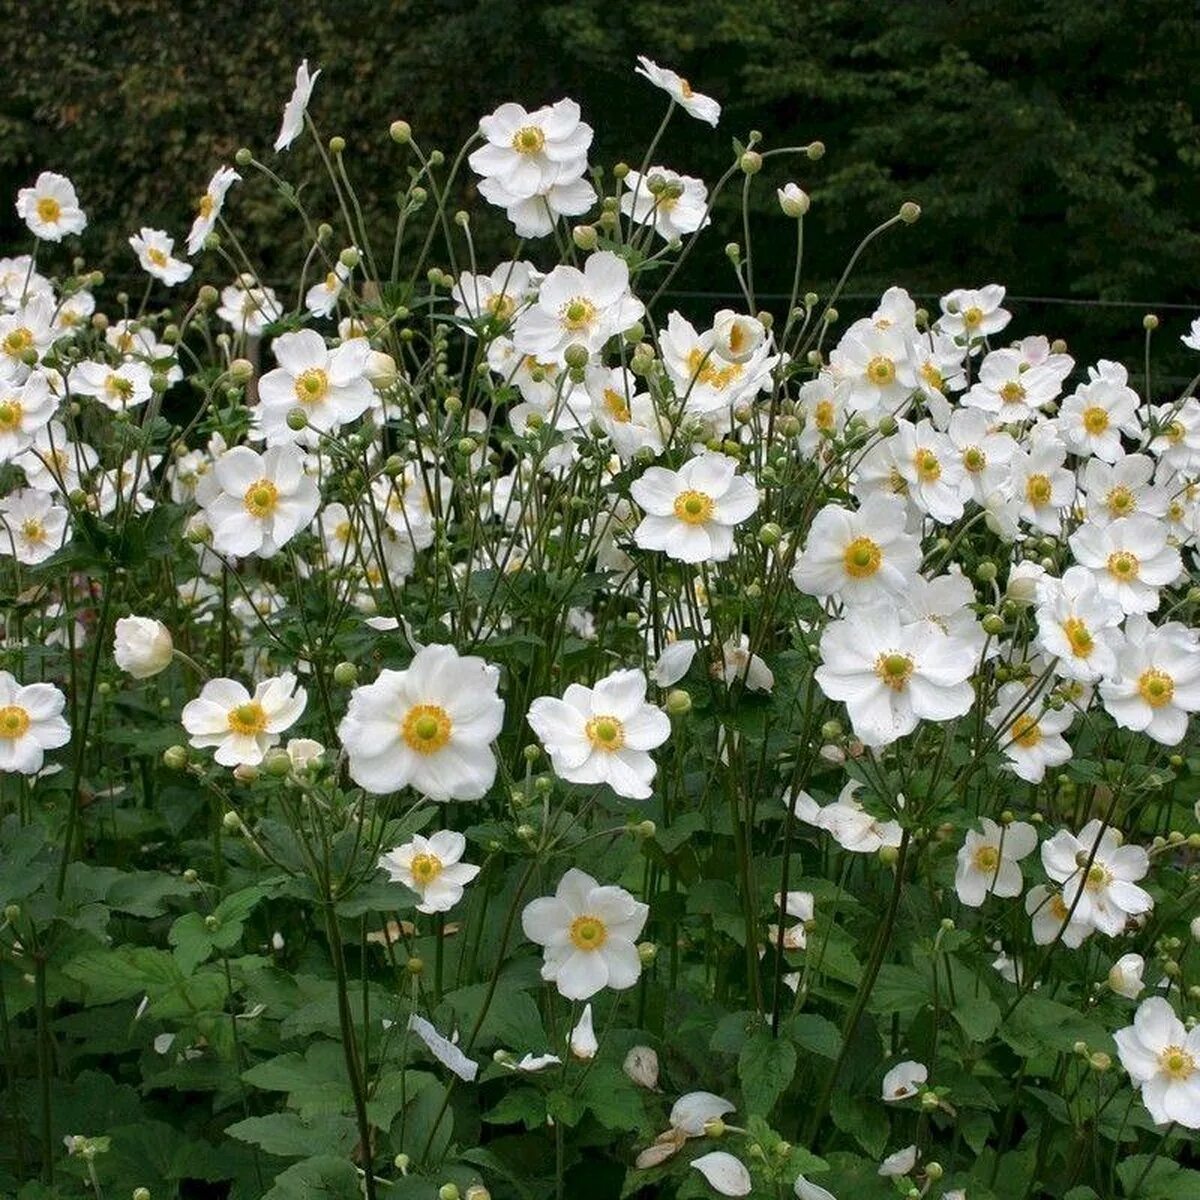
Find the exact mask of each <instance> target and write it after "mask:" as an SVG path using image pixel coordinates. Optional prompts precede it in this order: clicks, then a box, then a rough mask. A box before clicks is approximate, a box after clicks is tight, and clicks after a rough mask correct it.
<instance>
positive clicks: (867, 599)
mask: <svg viewBox="0 0 1200 1200" xmlns="http://www.w3.org/2000/svg"><path fill="white" fill-rule="evenodd" d="M906 523H907V513H906V511H905V505H904V503H903V501H901V500H898V499H896V498H895V497H894V496H889V495H886V494H884V493H877V494H875V495H872V496H868V497H867V498H866V500H864V501H863V504H862V507H861V508H859V509H858V511H857V512H851V511H850V510H849V509H845V508H842V507H841V506H840V505H838V504H827V505H826V506H825V507H824V508H823V509H821V511H820V512H818V513H817V515H816V517H815V518H814V519H813V522H812V524H811V525H810V526H809V530H808V540H807V541H806V542H805V544H804V550H803V551H802V552H801V554H800V555H799V556H798V557H797V559H796V564H795V566H794V567H793V568H792V582H793V583H794V584H795V585H796V586H797V587H798V588H799V589H800V590H801V591H802V592H807V593H808V595H810V596H833V597H836V598H837V599H838V600H841V601H842V602H843V603H845V604H866V603H871V602H873V601H876V600H880V599H882V598H883V597H885V596H899V595H901V594H902V593H903V592H904V590H905V589H906V588H907V587H908V585H909V582H910V581H911V580H912V578H913V576H915V575H916V574H917V571H918V569H919V568H920V566H921V544H920V543H919V542H918V541H917V539H916V538H915V537H913V536H912V535H911V534H909V533H907V532H906V529H905V526H906Z"/></svg>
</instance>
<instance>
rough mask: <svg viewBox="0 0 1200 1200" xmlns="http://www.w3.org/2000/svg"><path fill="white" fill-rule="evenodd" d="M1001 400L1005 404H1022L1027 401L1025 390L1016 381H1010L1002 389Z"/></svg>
mask: <svg viewBox="0 0 1200 1200" xmlns="http://www.w3.org/2000/svg"><path fill="white" fill-rule="evenodd" d="M1000 399H1001V400H1003V401H1004V403H1005V404H1020V403H1021V401H1022V400H1024V399H1025V389H1024V388H1023V387H1022V386H1021V385H1020V384H1019V383H1018V382H1017V381H1016V380H1015V379H1010V380H1009V381H1008V382H1007V383H1006V384H1005V385H1004V386H1003V387H1002V388H1001V389H1000Z"/></svg>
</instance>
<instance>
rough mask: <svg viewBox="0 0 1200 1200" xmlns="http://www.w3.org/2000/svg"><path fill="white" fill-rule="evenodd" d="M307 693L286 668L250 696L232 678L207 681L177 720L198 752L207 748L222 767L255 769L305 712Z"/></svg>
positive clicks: (263, 682)
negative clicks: (282, 734) (284, 732)
mask: <svg viewBox="0 0 1200 1200" xmlns="http://www.w3.org/2000/svg"><path fill="white" fill-rule="evenodd" d="M307 700H308V693H307V692H306V691H305V689H304V688H302V687H299V686H298V685H297V681H296V676H295V675H293V674H292V673H291V672H290V671H285V672H284V673H283V674H282V675H280V676H278V677H276V678H274V679H265V680H263V681H262V682H261V683H260V684H258V686H257V687H256V688H255V689H254V694H253V695H251V694H250V693H249V692H248V691H247V690H246V688H245V687H244V686H243V685H242V684H240V683H238V682H237V680H235V679H210V680H209V681H208V683H206V684H205V685H204V687H203V688H201V690H200V695H199V696H198V697H197V698H196V699H195V700H189V701H188V703H187V704H185V705H184V706H183V713H182V715H181V717H180V720H181V721H182V723H183V727H184V729H186V730H187V731H188V733H189V734H191V744H192V745H193V746H195V747H196V749H198V750H203V749H207V748H209V747H212V748H214V749H215V750H216V753H215V754H214V755H213V758H214V759H215V760H216V761H217V762H218V763H220V764H221V766H223V767H239V766H242V767H256V766H258V764H259V763H261V762H262V760H263V756H264V755H265V754H266V752H267V751H268V750H269V749H270V748H271V747H272V746H275V745H277V744H278V743H279V735H280V734H281V733H283V731H284V730H285V729H290V728H291V727H292V726H293V725H294V724H295V723H296V722H297V721H298V720H299V719H300V717H301V715H302V714H303V713H304V706H305V704H306V702H307Z"/></svg>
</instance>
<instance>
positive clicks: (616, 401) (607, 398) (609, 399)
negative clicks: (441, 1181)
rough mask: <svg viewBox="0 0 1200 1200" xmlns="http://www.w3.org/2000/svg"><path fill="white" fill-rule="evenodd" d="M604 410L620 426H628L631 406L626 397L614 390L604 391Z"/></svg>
mask: <svg viewBox="0 0 1200 1200" xmlns="http://www.w3.org/2000/svg"><path fill="white" fill-rule="evenodd" d="M604 408H605V410H606V411H607V413H608V415H609V416H610V417H612V419H613V420H614V421H616V422H617V423H618V424H620V425H628V424H629V419H630V412H629V405H628V404H626V403H625V397H624V396H622V395H621V393H620V392H617V391H614V390H613V389H612V388H605V389H604Z"/></svg>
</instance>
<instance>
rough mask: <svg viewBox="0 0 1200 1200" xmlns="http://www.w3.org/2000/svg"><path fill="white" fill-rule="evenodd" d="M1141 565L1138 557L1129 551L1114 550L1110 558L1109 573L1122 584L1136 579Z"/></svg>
mask: <svg viewBox="0 0 1200 1200" xmlns="http://www.w3.org/2000/svg"><path fill="white" fill-rule="evenodd" d="M1140 565H1141V564H1140V563H1139V562H1138V558H1137V555H1136V554H1133V553H1132V552H1130V551H1129V550H1114V551H1113V553H1112V554H1110V555H1109V556H1108V573H1109V574H1110V575H1111V576H1112V577H1113V578H1114V579H1116V580H1117V581H1118V582H1120V583H1128V582H1129V581H1130V580H1133V579H1136V578H1137V577H1138V570H1139V567H1140Z"/></svg>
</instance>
